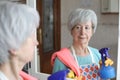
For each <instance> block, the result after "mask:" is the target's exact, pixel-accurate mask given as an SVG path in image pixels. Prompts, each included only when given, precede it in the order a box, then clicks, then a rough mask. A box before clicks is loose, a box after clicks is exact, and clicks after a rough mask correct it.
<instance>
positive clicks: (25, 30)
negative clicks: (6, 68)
mask: <svg viewBox="0 0 120 80" xmlns="http://www.w3.org/2000/svg"><path fill="white" fill-rule="evenodd" d="M39 21H40V18H39V14H38V12H37V11H36V10H35V9H33V8H31V7H29V6H27V5H24V4H18V3H11V2H6V1H0V64H3V63H4V62H6V61H7V60H8V58H9V55H10V54H9V50H10V49H19V47H20V46H21V45H22V44H23V42H24V41H25V40H26V39H27V38H28V37H29V36H30V35H31V34H33V32H35V30H36V28H37V27H38V26H39Z"/></svg>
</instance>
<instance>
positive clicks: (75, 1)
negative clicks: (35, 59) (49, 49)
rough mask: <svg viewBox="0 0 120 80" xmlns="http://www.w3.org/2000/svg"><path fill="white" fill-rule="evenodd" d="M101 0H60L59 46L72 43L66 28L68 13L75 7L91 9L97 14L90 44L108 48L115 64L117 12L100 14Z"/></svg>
mask: <svg viewBox="0 0 120 80" xmlns="http://www.w3.org/2000/svg"><path fill="white" fill-rule="evenodd" d="M100 1H101V0H61V47H68V46H70V45H71V43H72V37H71V35H70V33H69V31H68V29H67V19H68V15H69V13H70V12H71V11H72V10H74V9H76V8H90V9H93V10H94V11H95V12H96V14H97V16H98V28H97V30H96V33H95V34H94V35H93V37H92V39H91V41H90V44H89V45H90V46H92V47H96V48H98V49H100V48H103V47H109V48H110V51H109V53H110V55H111V57H112V59H113V60H114V67H115V68H116V66H117V47H118V14H101V5H100Z"/></svg>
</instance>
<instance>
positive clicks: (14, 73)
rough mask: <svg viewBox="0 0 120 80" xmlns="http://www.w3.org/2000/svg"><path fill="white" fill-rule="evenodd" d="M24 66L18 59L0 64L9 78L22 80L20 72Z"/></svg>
mask: <svg viewBox="0 0 120 80" xmlns="http://www.w3.org/2000/svg"><path fill="white" fill-rule="evenodd" d="M21 68H22V66H21V67H20V64H19V63H18V61H12V60H11V61H9V62H7V63H5V64H2V65H0V70H1V71H2V72H3V74H4V75H5V76H6V77H7V78H8V79H9V80H22V79H21V77H20V75H19V72H20V71H21Z"/></svg>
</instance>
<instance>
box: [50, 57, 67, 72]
mask: <svg viewBox="0 0 120 80" xmlns="http://www.w3.org/2000/svg"><path fill="white" fill-rule="evenodd" d="M65 69H67V67H66V66H65V65H64V64H63V63H62V62H61V61H60V60H59V59H58V58H56V59H55V62H54V66H53V71H52V73H55V72H57V71H60V70H65Z"/></svg>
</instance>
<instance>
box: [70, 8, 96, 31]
mask: <svg viewBox="0 0 120 80" xmlns="http://www.w3.org/2000/svg"><path fill="white" fill-rule="evenodd" d="M87 21H91V22H92V28H93V31H94V32H95V31H96V28H97V16H96V14H95V12H94V11H93V10H90V9H76V10H74V11H72V12H71V14H70V15H69V18H68V29H69V30H72V29H73V27H74V26H75V25H77V24H78V23H85V22H87Z"/></svg>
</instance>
